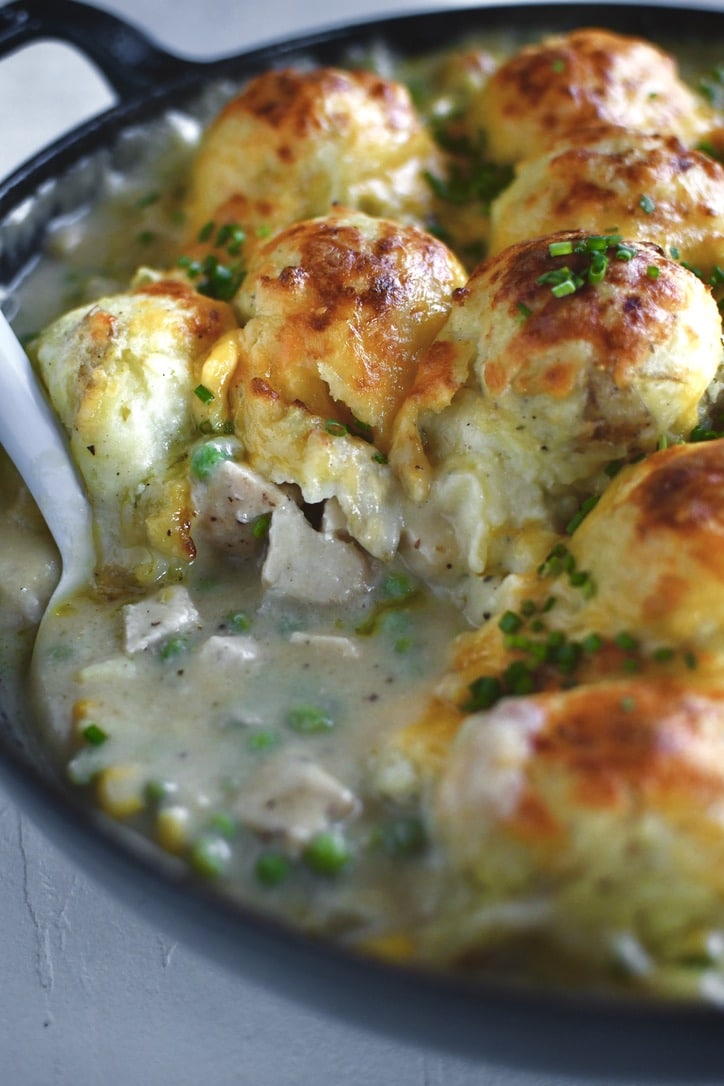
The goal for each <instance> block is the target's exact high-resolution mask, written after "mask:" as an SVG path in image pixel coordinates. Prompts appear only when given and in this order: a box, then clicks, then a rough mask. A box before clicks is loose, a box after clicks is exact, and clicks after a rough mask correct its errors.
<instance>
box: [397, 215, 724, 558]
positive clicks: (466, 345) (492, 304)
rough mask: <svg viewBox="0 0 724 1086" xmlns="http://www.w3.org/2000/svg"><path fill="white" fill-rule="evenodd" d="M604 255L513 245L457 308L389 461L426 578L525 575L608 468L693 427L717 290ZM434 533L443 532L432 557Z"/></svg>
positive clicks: (555, 242)
mask: <svg viewBox="0 0 724 1086" xmlns="http://www.w3.org/2000/svg"><path fill="white" fill-rule="evenodd" d="M601 244H602V243H601V239H600V238H593V239H591V235H588V234H586V233H585V232H581V231H568V232H565V231H564V232H561V233H559V234H556V235H553V236H549V237H547V238H540V239H537V240H534V241H526V242H522V243H520V244H519V245H515V246H512V247H510V248H508V249H506V250H504V251H503V252H501V253H500V254H498V255H497V256H495V257H493V258H491V259H490V260H488V261H487V262H485V263H484V264H482V265H481V266H480V267H479V268H478V269H477V271H476V272H475V273H474V274H473V276H472V277H471V279H470V280H469V282H468V284H467V285H466V286H465V287H464V288H463V289H462V290H459V291H457V292H456V294H455V295H454V298H453V308H452V310H451V313H450V316H449V318H448V320H447V322H446V324H445V326H444V328H443V330H442V331H441V332H440V334H439V335H438V337H437V339H436V340H435V342H434V344H433V345H432V347H431V348H430V350H429V351H428V352H427V354H426V355H425V356H424V358H423V360H422V362H421V365H420V367H419V370H418V373H417V377H416V379H415V383H414V385H413V387H412V389H411V391H410V393H409V395H408V397H407V398H406V400H405V402H404V404H403V405H402V407H401V409H400V411H399V413H398V416H397V418H396V421H395V428H394V436H393V442H392V449H391V454H390V462H391V464H392V465H393V467H394V468H395V470H396V471H397V473H398V474H399V476H400V478H401V479H402V481H403V484H404V486H405V488H406V491H407V494H408V497H409V498H411V499H412V502H413V503H414V504H413V506H412V507H411V509H410V512H409V515H408V529H409V534H410V538H411V544H410V551H411V552H413V551H414V552H416V553H417V555H418V556H419V555H420V554H425V553H427V554H429V555H430V558H429V560H430V562H431V563H432V566H431V568H432V569H433V570H434V569H435V568H437V569H438V570H441V569H443V568H445V567H450V566H452V567H454V568H455V569H457V570H459V571H462V572H463V573H465V574H473V575H482V574H492V573H505V572H510V571H515V570H516V569H518V568H519V567H520V568H530V565H531V563H534V562H535V557H536V554H540V549H541V548H544V547H546V546H547V545H548V540H549V533H550V532H551V531H553V532H555V531H559V530H561V528H562V526H563V524H564V523H565V520H566V519H567V517H568V516H569V515H570V514H571V513H572V512H573V511H574V509H575V508H576V506H577V503H578V502H579V501H580V499H581V498H582V497H584V496H586V495H587V494H589V493H591V491H592V490H597V489H598V490H600V489H602V487H603V485H604V484H605V482H607V476H606V475H605V469H606V467H607V465H608V464H610V463H611V461H614V460H617V459H619V458H624V459H628V458H631V457H633V456H635V455H637V454H644V453H648V452H652V451H653V450H654V449H656V447H657V444H658V443H659V442H660V441H661V439H662V436H663V437H665V438H667V439H670V440H680V439H682V438H684V437H686V436H688V434H689V432H690V431H691V430H692V428H693V427H694V426H695V425H696V423H697V422H698V418H699V414H698V409H699V404H700V402H701V400H702V397H703V396H704V394H705V392H706V390H707V387H708V385H709V383H710V381H711V380H712V378H713V377H714V376H715V374H716V372H717V368H718V367H719V365H720V362H721V356H722V349H721V322H720V317H719V313H718V310H717V306H716V303H715V302H714V300H713V298H712V295H711V293H710V291H709V290H708V288H707V287H705V286H704V284H703V283H702V282H701V281H700V280H699V279H698V278H697V277H696V276H695V275H694V274H692V273H691V272H690V271H688V270H686V269H685V268H683V267H682V266H681V265H680V264H678V263H676V262H674V261H672V260H670V259H668V258H667V257H665V256H664V255H663V253H662V251H661V250H660V249H659V248H657V247H656V246H654V245H650V244H646V243H631V242H621V241H619V240H616V239H615V238H613V239H611V238H609V239H604V241H603V245H604V249H603V250H601V249H600V248H599V249H596V248H595V247H596V246H599V245H601ZM591 245H592V246H594V248H589V246H591ZM596 253H598V254H599V255H598V256H597V255H596ZM554 254H560V255H554ZM600 259H605V264H599V263H596V262H597V261H598V260H600ZM592 267H598V268H600V269H601V270H602V273H601V274H600V280H599V281H591V274H592V273H591V269H592ZM594 279H595V276H594ZM561 284H563V289H561ZM571 502H573V504H571ZM430 513H434V514H435V517H434V518H433V519H432V520H431V519H430V516H429V514H430ZM417 517H419V521H420V525H421V527H420V531H419V533H418V536H417V537H416V536H415V521H416V518H417ZM435 520H437V521H438V522H440V521H442V522H444V523H446V524H447V525H448V526H451V527H452V531H450V530H447V532H440V539H441V542H440V545H439V547H438V549H437V552H436V553H433V552H434V551H435V546H436V540H435V539H434V538H433V540H432V542H431V541H430V540H429V539H427V540H426V538H425V536H426V533H427V532H429V531H431V530H432V531H433V532H435V530H436V529H435ZM521 548H523V550H524V554H523V556H522V559H521V557H520V556H521ZM435 563H437V566H436V567H435Z"/></svg>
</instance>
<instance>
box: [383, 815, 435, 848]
mask: <svg viewBox="0 0 724 1086" xmlns="http://www.w3.org/2000/svg"><path fill="white" fill-rule="evenodd" d="M382 846H383V848H384V850H385V852H386V853H387V855H388V856H392V857H394V858H398V857H400V858H407V857H412V856H419V855H420V853H422V852H424V850H425V848H426V846H427V834H426V832H425V825H424V823H423V822H422V820H421V819H420V818H416V817H414V816H407V817H400V818H395V819H393V820H392V821H391V822H388V823H387V825H386V826H384V827H383V829H382Z"/></svg>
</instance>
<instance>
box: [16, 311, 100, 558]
mask: <svg viewBox="0 0 724 1086" xmlns="http://www.w3.org/2000/svg"><path fill="white" fill-rule="evenodd" d="M0 444H1V445H2V446H3V448H4V449H5V451H6V453H7V454H8V456H9V457H10V459H11V460H12V461H13V463H14V464H15V467H16V468H17V469H18V471H19V472H20V475H21V476H22V478H23V480H24V482H25V485H26V486H27V487H28V490H29V491H30V493H31V494H32V496H33V498H34V499H35V501H36V503H37V505H38V508H39V509H40V512H41V513H42V515H43V518H44V520H45V522H46V524H47V525H48V528H49V529H50V532H51V535H52V536H53V539H54V540H55V542H56V544H57V546H58V549H59V551H60V555H61V559H62V563H63V569H64V571H66V572H67V570H68V569H69V568H70V567H71V566H72V567H73V569H74V570H77V571H78V574H79V577H81V578H82V577H83V576H86V575H87V573H88V571H89V570H92V569H93V566H94V564H95V553H94V546H93V522H92V516H91V510H90V505H89V503H88V499H87V497H86V494H85V490H84V488H83V485H82V483H81V481H80V478H79V476H78V473H77V471H76V469H75V466H74V464H73V462H72V460H71V458H70V453H69V451H68V442H67V440H66V438H65V435H64V433H63V432H62V430H61V426H60V423H59V422H58V420H57V418H56V417H55V415H54V414H53V411H52V409H51V407H50V405H49V403H48V401H47V400H46V398H45V396H44V394H43V392H42V390H41V389H40V387H39V384H38V379H37V377H36V376H35V373H34V371H33V368H32V366H31V364H30V360H29V359H28V356H27V354H26V353H25V351H24V350H23V348H22V346H21V344H20V343H19V341H18V339H17V337H16V335H15V333H14V332H13V330H12V328H11V327H10V325H9V323H8V321H7V319H6V317H5V316H4V315H3V314H2V313H1V312H0Z"/></svg>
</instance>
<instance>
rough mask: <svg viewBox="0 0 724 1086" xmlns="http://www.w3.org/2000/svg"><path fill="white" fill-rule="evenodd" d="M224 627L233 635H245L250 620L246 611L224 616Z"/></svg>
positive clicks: (233, 612) (249, 625)
mask: <svg viewBox="0 0 724 1086" xmlns="http://www.w3.org/2000/svg"><path fill="white" fill-rule="evenodd" d="M224 625H225V626H227V627H228V628H229V629H230V630H232V631H233V633H246V631H247V630H248V629H250V627H251V619H250V618H249V616H248V615H247V613H246V611H232V612H230V613H229V614H228V615H226V616H225V618H224Z"/></svg>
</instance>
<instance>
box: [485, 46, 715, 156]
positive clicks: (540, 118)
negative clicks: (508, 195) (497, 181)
mask: <svg viewBox="0 0 724 1086" xmlns="http://www.w3.org/2000/svg"><path fill="white" fill-rule="evenodd" d="M602 122H603V123H605V124H611V125H622V126H625V127H626V128H628V129H629V130H631V131H639V132H662V133H671V134H674V135H677V136H679V137H680V138H681V139H682V141H683V142H684V143H686V144H689V145H690V144H692V143H693V142H694V141H695V140H696V139H697V138H698V137H699V136H701V135H702V134H703V133H704V132H705V131H706V128H707V126H708V125H709V124H710V111H709V110H708V108H707V107H706V106H705V103H704V101H703V99H700V98H697V96H696V95H695V94H694V93H693V91H692V90H690V89H689V87H687V86H686V84H685V83H683V82H682V80H681V79H680V78H679V74H678V69H677V65H676V62H675V60H674V58H673V57H671V56H669V55H668V54H667V53H665V52H663V51H662V50H661V49H659V48H657V47H656V46H655V45H653V44H652V43H650V42H646V41H642V40H640V39H638V38H633V37H626V36H623V35H620V34H615V33H612V32H611V31H607V30H599V29H596V28H590V29H588V28H584V29H581V30H575V31H573V32H571V33H569V34H566V35H560V36H553V37H549V38H545V39H543V40H542V41H541V42H538V43H536V44H534V45H529V46H526V47H524V48H523V49H521V50H520V51H519V52H517V53H515V54H514V55H513V56H512V57H510V59H508V60H507V61H505V62H504V63H503V64H501V65H500V67H499V68H498V69H497V71H496V72H495V73H494V75H492V76H491V78H490V79H489V80H488V81H487V82H486V83H485V84H484V86H483V87H482V89H481V91H480V93H479V95H477V97H476V98H475V99H474V101H473V102H472V104H471V107H470V109H469V111H468V114H467V118H466V124H467V128H468V130H469V132H470V134H471V136H473V137H478V138H480V137H481V136H482V137H483V139H484V140H485V142H486V145H487V149H488V153H489V155H490V157H491V159H493V160H494V161H496V162H519V161H521V160H522V159H525V158H529V157H531V156H533V155H539V154H541V153H543V152H544V151H547V150H549V149H550V148H552V147H553V146H554V145H555V143H556V142H557V141H558V140H560V139H561V138H565V137H567V136H568V135H570V134H571V133H572V132H574V131H576V130H577V129H579V128H581V127H584V126H588V125H591V124H597V123H602Z"/></svg>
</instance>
